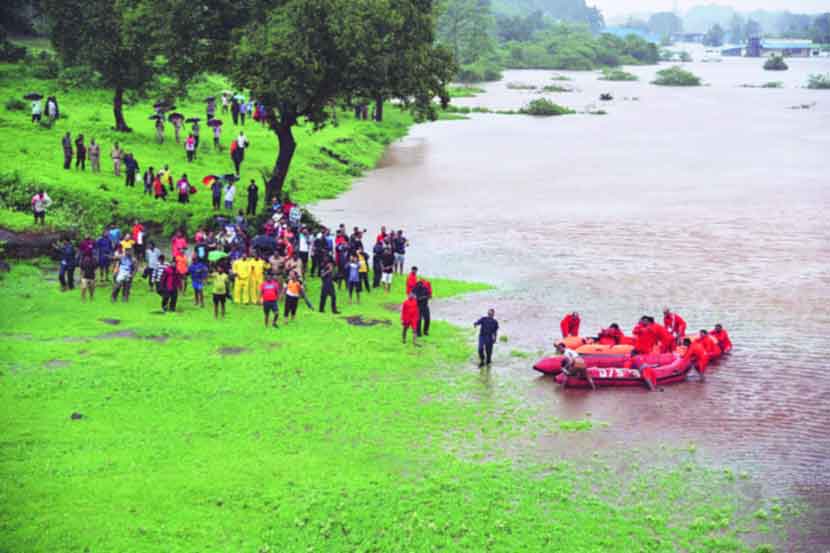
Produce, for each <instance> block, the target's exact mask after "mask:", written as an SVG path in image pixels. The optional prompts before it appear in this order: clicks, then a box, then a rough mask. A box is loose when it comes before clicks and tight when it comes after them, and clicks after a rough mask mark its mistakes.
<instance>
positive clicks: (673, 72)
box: [651, 65, 701, 86]
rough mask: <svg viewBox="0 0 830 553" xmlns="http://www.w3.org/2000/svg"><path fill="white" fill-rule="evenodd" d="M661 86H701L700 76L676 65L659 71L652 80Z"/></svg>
mask: <svg viewBox="0 0 830 553" xmlns="http://www.w3.org/2000/svg"><path fill="white" fill-rule="evenodd" d="M651 82H652V84H656V85H659V86H700V84H701V82H700V77H698V76H696V75H694V74H693V73H691V72H690V71H686V70H685V69H683V68H682V67H680V66H678V65H675V66H674V67H670V68H668V69H661V70H660V71H658V72H657V78H656V79H654V80H653V81H651Z"/></svg>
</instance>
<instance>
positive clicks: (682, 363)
mask: <svg viewBox="0 0 830 553" xmlns="http://www.w3.org/2000/svg"><path fill="white" fill-rule="evenodd" d="M630 365H631V366H630V367H620V366H617V367H588V369H587V371H588V374H590V375H591V378H592V379H593V380H594V384H595V385H596V386H597V387H606V386H646V385H647V383H646V380H649V381H650V382H651V383H652V385H653V386H655V387H656V386H662V385H664V384H672V383H674V382H682V381H684V380H686V374H687V373H688V372H689V369H690V368H691V363H690V361H689V360H688V359H684V358H682V357H679V356H676V355H674V354H672V353H659V354H651V355H635V356H634V357H633V358H632V359H631V363H630ZM565 378H566V377H565V375H564V374H561V370H560V374H558V375H557V376H556V381H557V382H558V383H559V384H562V383H563V382H564V380H565ZM567 378H568V388H590V387H591V385H590V383H589V382H588V380H587V379H584V378H578V377H574V376H569V377H567Z"/></svg>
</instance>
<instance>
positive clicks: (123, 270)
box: [112, 250, 135, 303]
mask: <svg viewBox="0 0 830 553" xmlns="http://www.w3.org/2000/svg"><path fill="white" fill-rule="evenodd" d="M134 272H135V260H134V259H133V256H132V253H130V250H126V251H125V252H124V254H123V255H122V256H121V259H120V260H119V262H118V270H117V271H116V273H115V286H114V287H113V289H112V301H113V302H115V301H118V292H119V291H121V292H122V294H121V299H122V300H123V301H124V303H126V302H127V301H129V299H130V287H131V285H132V282H133V273H134Z"/></svg>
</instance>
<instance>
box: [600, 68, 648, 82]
mask: <svg viewBox="0 0 830 553" xmlns="http://www.w3.org/2000/svg"><path fill="white" fill-rule="evenodd" d="M639 79H640V78H639V77H638V76H637V75H635V74H633V73H629V72H627V71H623V70H622V69H608V68H605V69H603V70H602V75H601V76H600V78H599V80H601V81H637V80H639Z"/></svg>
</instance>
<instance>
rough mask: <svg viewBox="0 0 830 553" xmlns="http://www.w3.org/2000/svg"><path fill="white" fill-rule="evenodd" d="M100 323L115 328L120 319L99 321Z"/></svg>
mask: <svg viewBox="0 0 830 553" xmlns="http://www.w3.org/2000/svg"><path fill="white" fill-rule="evenodd" d="M99 320H100V321H101V322H102V323H104V324H108V325H112V326H116V325H120V324H121V319H99Z"/></svg>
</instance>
